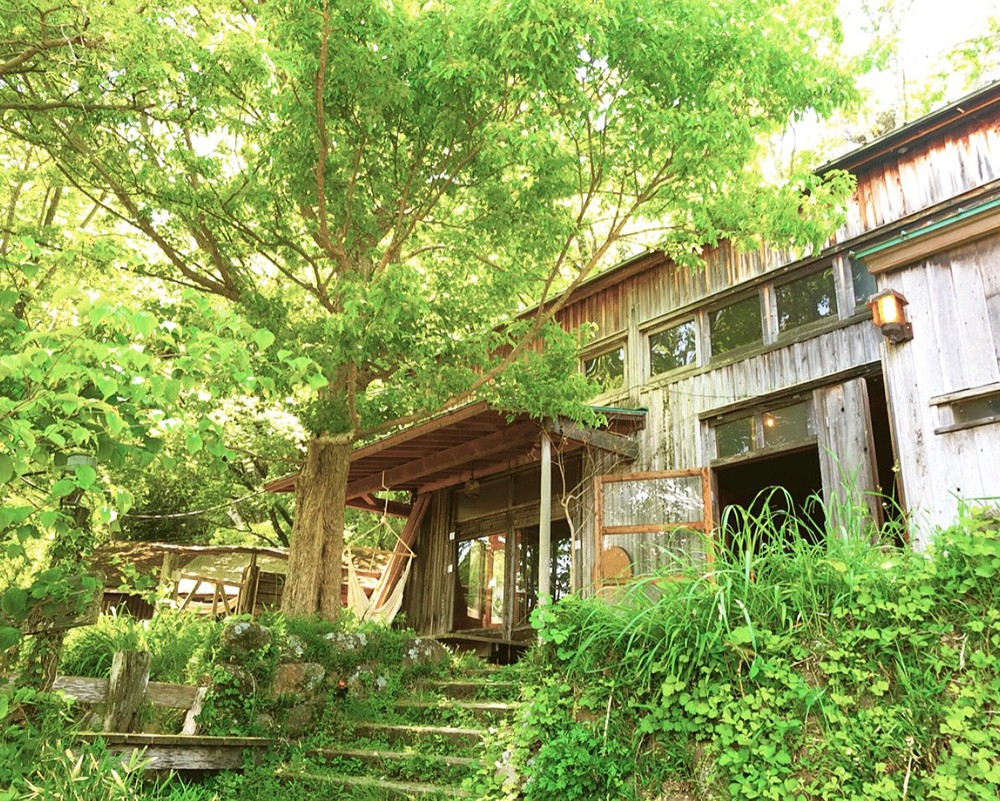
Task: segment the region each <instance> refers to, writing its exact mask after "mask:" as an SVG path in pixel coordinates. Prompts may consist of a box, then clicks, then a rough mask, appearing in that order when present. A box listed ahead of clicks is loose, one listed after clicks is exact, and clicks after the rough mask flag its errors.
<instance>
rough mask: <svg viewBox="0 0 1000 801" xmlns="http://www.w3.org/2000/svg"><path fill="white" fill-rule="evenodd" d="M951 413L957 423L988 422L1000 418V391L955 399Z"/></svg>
mask: <svg viewBox="0 0 1000 801" xmlns="http://www.w3.org/2000/svg"><path fill="white" fill-rule="evenodd" d="M951 413H952V414H953V415H954V416H955V422H956V423H988V422H991V421H993V420H1000V393H998V394H996V395H986V396H984V397H982V398H969V399H968V400H964V401H955V403H953V404H952V405H951Z"/></svg>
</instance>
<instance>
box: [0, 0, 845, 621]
mask: <svg viewBox="0 0 1000 801" xmlns="http://www.w3.org/2000/svg"><path fill="white" fill-rule="evenodd" d="M829 5H830V4H829V3H827V2H822V0H809V1H805V2H804V1H802V0H799V1H798V2H781V1H780V0H673V1H672V2H668V1H665V0H608V1H607V2H602V3H592V2H584V1H583V0H514V1H513V2H505V3H490V2H483V0H454V2H447V3H437V2H435V3H428V4H417V3H413V2H409V0H395V1H394V2H372V1H371V0H343V2H337V3H330V2H329V0H323V2H320V3H317V4H312V3H306V2H302V0H278V1H277V2H270V1H269V2H267V3H260V4H252V3H231V4H227V3H223V2H213V3H212V4H211V5H210V6H209V5H205V6H204V7H199V6H198V5H197V4H181V3H171V2H167V1H165V0H160V1H159V2H154V3H152V4H145V5H144V6H143V8H144V12H143V13H142V14H141V15H136V14H132V13H131V10H132V9H130V8H128V7H127V6H128V4H127V3H126V4H116V5H114V6H109V5H99V4H96V3H95V4H93V5H92V7H90V6H88V4H86V3H85V4H84V6H76V7H71V8H70V10H64V11H61V12H59V13H61V14H63V15H64V16H66V17H67V18H66V19H64V20H63V22H62V27H61V28H60V34H59V36H58V37H56V38H57V39H58V40H59V44H58V45H57V44H51V43H52V42H53V33H52V25H51V21H49V20H46V19H45V18H44V17H43V15H42V14H41V13H40V12H38V11H33V7H32V4H31V3H24V0H21V3H20V4H19V6H18V11H19V14H20V17H19V21H20V26H21V28H22V33H21V35H20V38H19V39H18V40H17V45H16V46H15V47H12V48H11V51H10V53H8V54H7V57H6V62H5V64H4V65H3V66H0V112H2V114H3V116H2V117H0V126H2V128H3V129H5V130H7V131H8V132H10V133H12V134H14V135H16V136H18V137H20V138H22V139H24V140H26V141H30V142H33V143H36V144H38V145H39V146H41V147H44V148H45V149H46V151H47V152H48V153H50V154H51V155H52V157H53V158H55V159H56V160H57V162H58V164H59V166H60V169H61V170H62V171H63V173H64V175H65V177H66V180H67V182H68V183H69V184H71V185H72V186H74V187H75V188H76V189H77V190H79V191H80V192H82V193H84V194H85V195H87V196H89V197H91V198H92V199H94V201H95V202H97V203H99V204H100V205H101V207H102V208H104V209H105V210H106V211H107V212H108V213H109V214H114V215H117V216H118V217H119V218H120V219H121V220H122V221H123V222H124V223H127V224H128V225H130V226H132V228H133V229H134V230H135V231H137V232H138V233H139V234H140V235H141V236H142V237H143V238H145V239H146V240H148V241H149V242H151V243H153V244H154V245H155V247H156V248H157V249H158V251H159V254H160V257H159V258H158V259H152V258H150V259H148V260H143V261H142V262H141V263H137V262H133V263H132V265H131V269H132V270H133V271H135V272H137V273H141V274H144V275H155V276H158V277H160V278H162V279H163V280H165V281H168V282H173V283H175V284H182V285H184V286H189V287H195V288H197V289H199V290H201V291H204V292H208V293H211V294H214V295H218V296H220V297H223V298H226V299H228V300H230V301H232V302H234V303H236V304H238V306H239V308H240V309H241V310H242V312H243V313H244V314H245V315H247V316H248V318H249V319H250V320H251V322H252V323H253V324H254V325H256V326H262V327H266V328H267V329H268V330H269V331H270V332H271V333H272V334H273V335H274V338H275V339H276V344H275V353H276V355H277V356H279V357H281V358H283V359H285V360H286V361H287V362H289V363H294V364H296V365H308V364H315V365H317V366H318V371H319V372H318V373H311V374H310V380H311V388H312V390H313V394H312V396H311V400H310V403H309V404H308V406H307V407H304V408H303V410H302V414H301V418H302V421H303V422H304V424H305V425H306V426H307V428H308V429H309V430H310V432H311V434H312V436H311V439H310V442H309V446H308V452H307V454H306V458H305V462H304V465H303V467H302V470H301V473H300V475H299V478H298V481H297V484H296V505H297V508H296V519H295V526H294V530H293V532H292V542H291V556H290V566H289V573H290V579H289V583H288V585H287V586H286V597H285V609H286V611H288V612H290V613H311V612H317V611H318V612H321V613H323V614H325V615H328V616H333V615H335V614H336V613H337V611H338V608H339V597H340V558H341V547H342V542H341V537H342V530H343V524H344V494H345V487H346V482H347V472H348V467H349V460H350V454H351V450H352V447H353V445H354V443H355V442H357V441H358V440H359V439H361V438H365V437H370V436H374V435H376V434H378V433H381V432H385V431H387V430H390V429H391V428H392V427H394V426H398V425H401V424H403V423H405V422H406V421H408V420H412V419H414V418H416V417H419V416H421V415H423V414H426V413H428V412H431V411H436V410H438V409H440V408H442V407H443V406H445V405H447V404H449V403H457V402H460V401H462V400H464V399H466V398H469V397H472V396H473V395H474V394H475V393H482V392H493V393H497V392H499V391H500V390H502V389H503V388H513V389H514V392H515V394H517V396H518V399H519V401H520V402H522V403H527V404H528V405H529V406H531V408H532V409H533V410H537V411H538V413H551V412H553V411H560V410H563V409H564V408H565V406H567V405H569V406H574V404H575V407H574V408H576V409H577V410H579V408H580V404H579V401H580V397H581V392H582V387H583V384H582V383H581V382H580V381H579V380H578V379H577V378H574V377H572V376H567V377H566V379H565V385H568V386H569V387H570V390H569V391H560V392H558V393H556V395H557V396H558V397H557V401H553V399H552V398H551V397H549V396H542V395H538V393H536V396H532V389H531V386H532V380H531V378H532V376H533V375H535V374H536V373H537V371H539V370H541V371H548V372H549V373H551V370H552V364H553V363H554V362H550V363H549V364H548V365H546V364H545V363H544V358H542V359H539V358H536V357H533V358H532V359H528V360H525V359H524V357H525V355H526V354H527V353H528V352H529V351H530V350H531V348H533V347H536V348H539V349H540V352H541V353H542V354H543V355H545V354H549V355H551V356H552V358H553V359H555V362H560V360H561V362H560V363H562V364H564V363H565V357H566V354H567V353H571V352H572V348H567V347H566V346H565V343H564V344H560V336H561V333H560V332H559V331H558V330H557V329H556V328H555V327H554V326H553V325H551V321H552V318H553V315H554V314H555V313H556V311H557V310H558V308H559V306H560V302H559V301H558V300H556V302H555V303H550V304H544V303H542V305H540V306H539V307H538V310H537V311H536V312H534V313H532V314H531V315H528V316H526V317H525V316H518V311H519V309H520V308H522V307H523V306H524V305H525V304H527V303H528V302H537V301H546V300H549V299H551V298H552V297H553V295H554V294H555V293H556V292H557V291H558V290H561V289H566V288H572V287H573V286H575V285H577V284H578V283H579V282H580V281H582V280H583V279H584V278H586V277H587V276H588V275H589V274H591V273H592V272H593V271H594V270H595V269H597V268H598V267H599V265H601V264H602V263H603V262H604V261H605V260H606V259H608V258H609V257H610V256H612V255H613V254H615V253H616V252H617V250H616V249H617V248H618V247H619V246H621V245H622V244H623V243H624V244H627V245H628V246H630V247H634V246H636V245H638V244H659V245H661V246H664V247H666V248H667V249H668V251H669V252H670V253H671V254H672V255H674V256H675V257H676V258H678V259H687V260H688V261H694V257H695V255H696V253H697V251H698V249H699V248H700V247H701V246H702V245H705V244H711V243H714V242H716V241H717V240H718V239H719V238H721V237H731V238H736V239H740V240H744V241H745V240H746V239H747V238H753V237H758V236H762V237H765V238H767V239H769V240H771V241H774V242H780V243H788V244H797V245H803V246H805V245H809V244H815V243H817V242H820V241H821V240H822V239H823V238H824V237H825V235H826V234H827V233H828V232H829V230H831V227H832V225H833V222H834V220H835V218H836V214H835V210H834V206H835V201H836V199H838V198H839V197H841V196H843V194H844V193H845V190H846V188H847V181H846V180H845V179H844V178H843V176H833V177H831V178H830V179H828V180H827V181H821V180H819V179H817V178H815V177H814V176H812V175H811V174H809V173H808V172H807V171H800V172H799V173H798V174H797V175H796V177H795V179H794V180H793V181H792V182H791V183H790V184H789V185H787V186H784V187H776V186H773V185H770V184H768V183H767V182H766V181H764V180H763V179H762V178H761V177H760V171H759V170H758V169H756V166H755V165H756V160H757V155H758V152H759V143H760V141H761V140H762V138H763V137H764V136H765V135H767V134H769V133H772V132H774V131H775V130H776V129H780V128H781V127H782V126H784V125H786V124H787V123H788V122H789V120H790V119H791V118H793V117H795V116H796V115H798V114H801V113H804V112H805V111H806V110H810V109H811V110H815V111H817V112H819V113H820V114H825V113H828V112H830V111H831V110H832V109H833V108H835V107H837V106H838V105H839V104H841V103H843V102H844V101H845V100H847V99H849V98H850V97H851V96H852V89H851V82H850V79H849V77H848V76H847V75H846V74H845V72H844V71H843V69H842V68H841V66H840V65H839V64H838V63H837V60H836V57H835V55H833V54H835V52H836V45H837V43H838V41H839V35H840V34H839V29H838V26H837V22H836V19H835V17H834V16H833V14H832V12H831V11H830V9H829V8H828V6H829ZM84 7H86V8H85V10H84ZM52 13H55V12H52ZM8 47H10V45H8ZM11 64H14V65H15V68H14V69H10V68H9V65H11ZM147 252H148V248H147ZM539 338H542V339H543V340H544V341H545V342H546V345H545V346H544V347H541V346H535V345H533V344H532V343H534V342H536V341H537V340H539ZM512 367H514V368H516V370H517V371H519V372H515V373H514V374H513V378H511V377H510V376H511V374H510V373H509V368H512ZM301 369H302V371H304V370H305V368H304V367H302V368H301ZM505 373H506V374H507V376H508V377H507V378H506V379H501V376H503V375H505ZM539 383H541V382H539ZM574 387H575V390H574V389H573V388H574Z"/></svg>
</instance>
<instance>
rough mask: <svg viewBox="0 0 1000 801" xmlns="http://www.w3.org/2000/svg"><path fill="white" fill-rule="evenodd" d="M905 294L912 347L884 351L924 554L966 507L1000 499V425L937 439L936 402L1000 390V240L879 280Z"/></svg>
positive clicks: (971, 246) (901, 455)
mask: <svg viewBox="0 0 1000 801" xmlns="http://www.w3.org/2000/svg"><path fill="white" fill-rule="evenodd" d="M884 287H892V288H893V289H896V290H898V291H900V292H902V293H903V295H905V296H906V298H907V300H909V303H910V305H909V306H907V308H906V310H907V313H908V316H909V319H910V321H911V322H912V324H913V340H912V341H910V342H906V343H902V344H900V345H896V346H891V345H890V346H887V347H886V348H885V368H886V384H887V387H888V388H889V395H890V403H891V406H892V410H891V411H892V415H893V419H894V423H895V428H896V438H897V441H898V442H899V443H900V445H899V460H900V463H901V467H902V470H903V478H904V487H905V491H906V496H907V500H908V503H909V508H910V513H911V514H912V515H913V516H914V518H915V521H914V522H915V526H914V534H915V538H916V541H917V544H918V545H924V544H926V538H927V536H928V534H929V533H930V532H931V531H932V529H933V527H934V526H936V525H947V524H948V523H951V522H953V521H954V520H955V516H956V512H957V507H958V504H959V502H960V501H961V500H963V499H964V500H966V501H971V500H973V499H979V498H992V499H993V503H996V499H997V498H1000V423H990V424H987V425H981V426H977V427H974V428H967V429H963V430H959V431H948V432H942V433H936V432H935V429H938V428H941V427H942V423H943V422H946V421H945V420H943V419H942V415H943V408H942V407H941V406H937V405H932V404H931V400H932V399H934V398H935V397H936V396H941V395H948V394H951V393H954V392H961V391H963V390H968V389H975V388H977V387H984V386H988V385H990V384H994V383H996V382H1000V363H998V352H1000V302H998V300H997V299H998V298H1000V237H993V238H991V239H986V240H981V241H979V242H975V243H972V244H969V245H966V246H964V247H962V248H959V249H957V250H953V251H951V252H949V253H944V254H939V255H937V256H934V257H932V258H930V259H927V260H925V261H922V262H920V263H918V264H915V265H913V266H910V267H907V268H904V269H901V270H896V271H893V272H890V273H886V274H883V275H880V276H879V288H880V289H881V288H884Z"/></svg>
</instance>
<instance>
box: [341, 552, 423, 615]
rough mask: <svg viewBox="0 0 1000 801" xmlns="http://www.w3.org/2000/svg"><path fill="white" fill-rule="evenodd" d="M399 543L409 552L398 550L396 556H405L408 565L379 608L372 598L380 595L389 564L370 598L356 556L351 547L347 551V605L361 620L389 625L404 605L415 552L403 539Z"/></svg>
mask: <svg viewBox="0 0 1000 801" xmlns="http://www.w3.org/2000/svg"><path fill="white" fill-rule="evenodd" d="M399 544H401V545H403V546H404V547H406V550H407V551H409V553H403V554H400V553H399V552H398V551H397V552H396V553H395V554H394V558H395V556H396V554H398V555H399V556H401V557H402V558H405V559H406V565H405V566H404V567H403V572H402V574H400V576H399V580H398V581H397V582H396V586H395V587H393V589H392V592H391V593H390V594H389V596H388V597H387V598H385V600H384V601H382V603H381V604H379V606H378V608H375V604H374V603H373V601H372V599H374V598H377V597H378V595H379V590H380V589H381V584H382V582H383V581H384V579H385V578H386V573H387V572H388V569H389V565H386V569H385V570H383V571H382V577H381V578H379V584H378V585H376V588H375V590H374V591H373V592H372V597H371V598H369V597H368V596H367V595H365V590H364V587H362V586H361V579H360V578H359V577H358V571H357V568H356V567H355V566H354V557H353V556H352V554H351V551H350V549H347V550H346V551H345V555H346V557H347V607H348V608H349V609H350V610H351V611H352V612H354V616H355V617H356V618H357V619H358V620H359V621H361V620H373V621H375V622H377V623H384V624H385V625H387V626H388V625H389V624H390V623H392V621H393V618H395V617H396V614H397V613H398V612H399V609H400V607H401V606H402V605H403V588H404V587H405V586H406V579H407V578H408V577H409V575H410V567H411V566H412V565H413V557H414V556H415V554H414V553H413V551H412V550H410V548H409V547H407V546H406V544H405V543H404V542H402V540H400V541H399ZM397 547H398V546H397ZM390 564H391V562H390Z"/></svg>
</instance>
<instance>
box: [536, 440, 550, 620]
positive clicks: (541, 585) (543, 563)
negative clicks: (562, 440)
mask: <svg viewBox="0 0 1000 801" xmlns="http://www.w3.org/2000/svg"><path fill="white" fill-rule="evenodd" d="M539 499H540V500H539V505H538V603H539V604H545V603H548V602H549V601H550V600H552V599H551V595H552V588H551V586H550V582H549V575H550V573H551V571H552V440H551V439H549V432H548V431H543V432H542V469H541V486H540V487H539Z"/></svg>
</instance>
